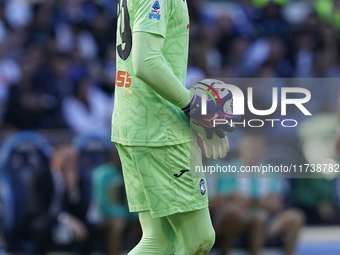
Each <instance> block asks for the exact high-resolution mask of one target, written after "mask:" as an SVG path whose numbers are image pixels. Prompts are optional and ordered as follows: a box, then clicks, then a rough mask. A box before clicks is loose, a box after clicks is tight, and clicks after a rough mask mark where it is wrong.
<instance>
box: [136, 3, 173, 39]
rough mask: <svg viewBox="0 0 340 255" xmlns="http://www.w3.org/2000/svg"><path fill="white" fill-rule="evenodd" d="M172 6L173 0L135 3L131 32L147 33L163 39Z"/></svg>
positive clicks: (171, 12)
mask: <svg viewBox="0 0 340 255" xmlns="http://www.w3.org/2000/svg"><path fill="white" fill-rule="evenodd" d="M174 5H175V1H174V0H139V1H136V6H135V20H134V24H133V30H132V32H147V33H151V34H156V35H160V36H162V37H164V38H165V35H166V30H167V25H168V22H169V19H170V17H171V15H172V14H173V11H174V9H175V6H174Z"/></svg>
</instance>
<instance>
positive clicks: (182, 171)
mask: <svg viewBox="0 0 340 255" xmlns="http://www.w3.org/2000/svg"><path fill="white" fill-rule="evenodd" d="M186 172H189V170H181V171H180V174H174V176H175V177H176V178H179V177H181V176H182V175H183V174H184V173H186Z"/></svg>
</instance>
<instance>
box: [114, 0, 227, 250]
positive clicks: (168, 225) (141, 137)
mask: <svg viewBox="0 0 340 255" xmlns="http://www.w3.org/2000/svg"><path fill="white" fill-rule="evenodd" d="M188 40H189V16H188V9H187V3H186V0H162V1H161V0H151V1H150V0H133V1H132V0H120V2H119V5H118V27H117V74H116V90H115V107H114V113H113V119H112V141H113V142H115V144H116V146H117V149H118V152H119V156H120V159H121V161H122V166H123V175H124V182H125V186H126V191H127V197H128V204H129V209H130V211H131V212H138V213H139V219H140V223H141V226H142V230H143V237H142V240H141V241H140V243H139V244H138V245H137V246H136V247H135V248H134V249H133V250H132V251H131V252H130V253H129V254H130V255H137V254H138V255H143V254H145V255H162V254H164V255H170V254H173V253H175V255H188V254H198V255H200V254H202V255H204V254H208V253H209V251H210V249H211V247H212V246H213V244H214V240H215V233H214V230H213V227H212V224H211V220H210V215H209V211H208V196H207V192H206V180H205V179H204V178H201V179H193V178H190V173H189V172H188V170H189V169H190V160H191V161H194V163H195V164H196V165H202V159H201V152H200V149H199V147H198V145H197V143H196V140H195V138H194V139H190V125H189V122H188V118H187V116H188V115H190V109H192V107H191V106H192V105H191V104H190V101H191V98H190V93H189V91H188V90H187V89H185V86H184V84H185V79H186V67H187V58H188V47H189V44H188ZM195 100H197V98H195ZM194 102H196V101H194ZM181 109H185V111H182V110H181ZM195 118H196V119H199V118H200V116H197V114H196V116H195ZM198 123H199V121H198ZM202 128H203V130H208V129H209V127H205V126H204V125H203V126H202ZM208 131H209V130H208ZM215 131H216V130H215ZM209 134H210V137H209V138H211V132H209ZM200 135H201V137H203V139H205V137H204V134H200ZM219 136H221V133H219ZM223 136H224V135H223ZM213 140H214V141H216V144H212V143H211V142H210V143H209V141H206V143H205V144H206V146H205V149H206V152H207V154H208V155H209V156H214V157H218V156H222V157H223V156H225V155H226V152H227V150H228V146H227V143H226V138H225V137H224V138H219V137H218V136H216V135H215V134H214V135H213ZM190 141H192V142H190ZM190 155H191V156H190Z"/></svg>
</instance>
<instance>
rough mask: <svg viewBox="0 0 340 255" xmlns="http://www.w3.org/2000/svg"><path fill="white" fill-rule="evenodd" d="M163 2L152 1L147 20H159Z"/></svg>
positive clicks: (159, 0) (158, 0)
mask: <svg viewBox="0 0 340 255" xmlns="http://www.w3.org/2000/svg"><path fill="white" fill-rule="evenodd" d="M162 6H163V2H162V1H161V0H152V1H151V9H150V14H149V19H156V20H160V19H161V14H162Z"/></svg>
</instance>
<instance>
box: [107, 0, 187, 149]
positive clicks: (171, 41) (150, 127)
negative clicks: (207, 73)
mask: <svg viewBox="0 0 340 255" xmlns="http://www.w3.org/2000/svg"><path fill="white" fill-rule="evenodd" d="M134 32H148V33H151V34H155V35H159V36H162V37H163V38H164V46H163V48H162V52H161V57H162V60H163V61H164V62H165V63H166V64H167V65H168V66H169V67H170V69H171V70H172V72H173V73H174V74H175V75H176V77H177V78H178V79H179V80H180V81H181V82H182V84H183V86H185V80H186V70H187V61H188V48H189V15H188V8H187V3H186V0H120V2H119V4H118V25H117V73H116V89H115V106H114V112H113V118H112V141H113V142H116V143H120V144H122V145H127V146H151V147H156V146H157V147H158V146H167V145H176V144H183V143H187V142H189V141H190V129H189V123H188V121H187V119H186V116H185V115H184V114H183V112H182V111H181V109H180V108H179V107H177V106H175V105H173V104H171V103H170V102H169V101H167V100H165V99H164V98H162V97H161V96H160V95H158V94H157V93H156V92H155V91H154V90H152V89H151V88H150V87H149V86H148V85H147V84H145V83H144V82H143V81H142V80H140V79H139V78H137V77H136V75H135V74H134V71H133V66H132V57H131V56H132V50H133V47H132V45H133V43H134V42H133V39H132V34H133V33H134ZM145 50H146V51H147V49H145ZM152 75H153V76H155V77H157V76H161V75H162V73H159V74H152ZM160 86H163V84H160Z"/></svg>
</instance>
